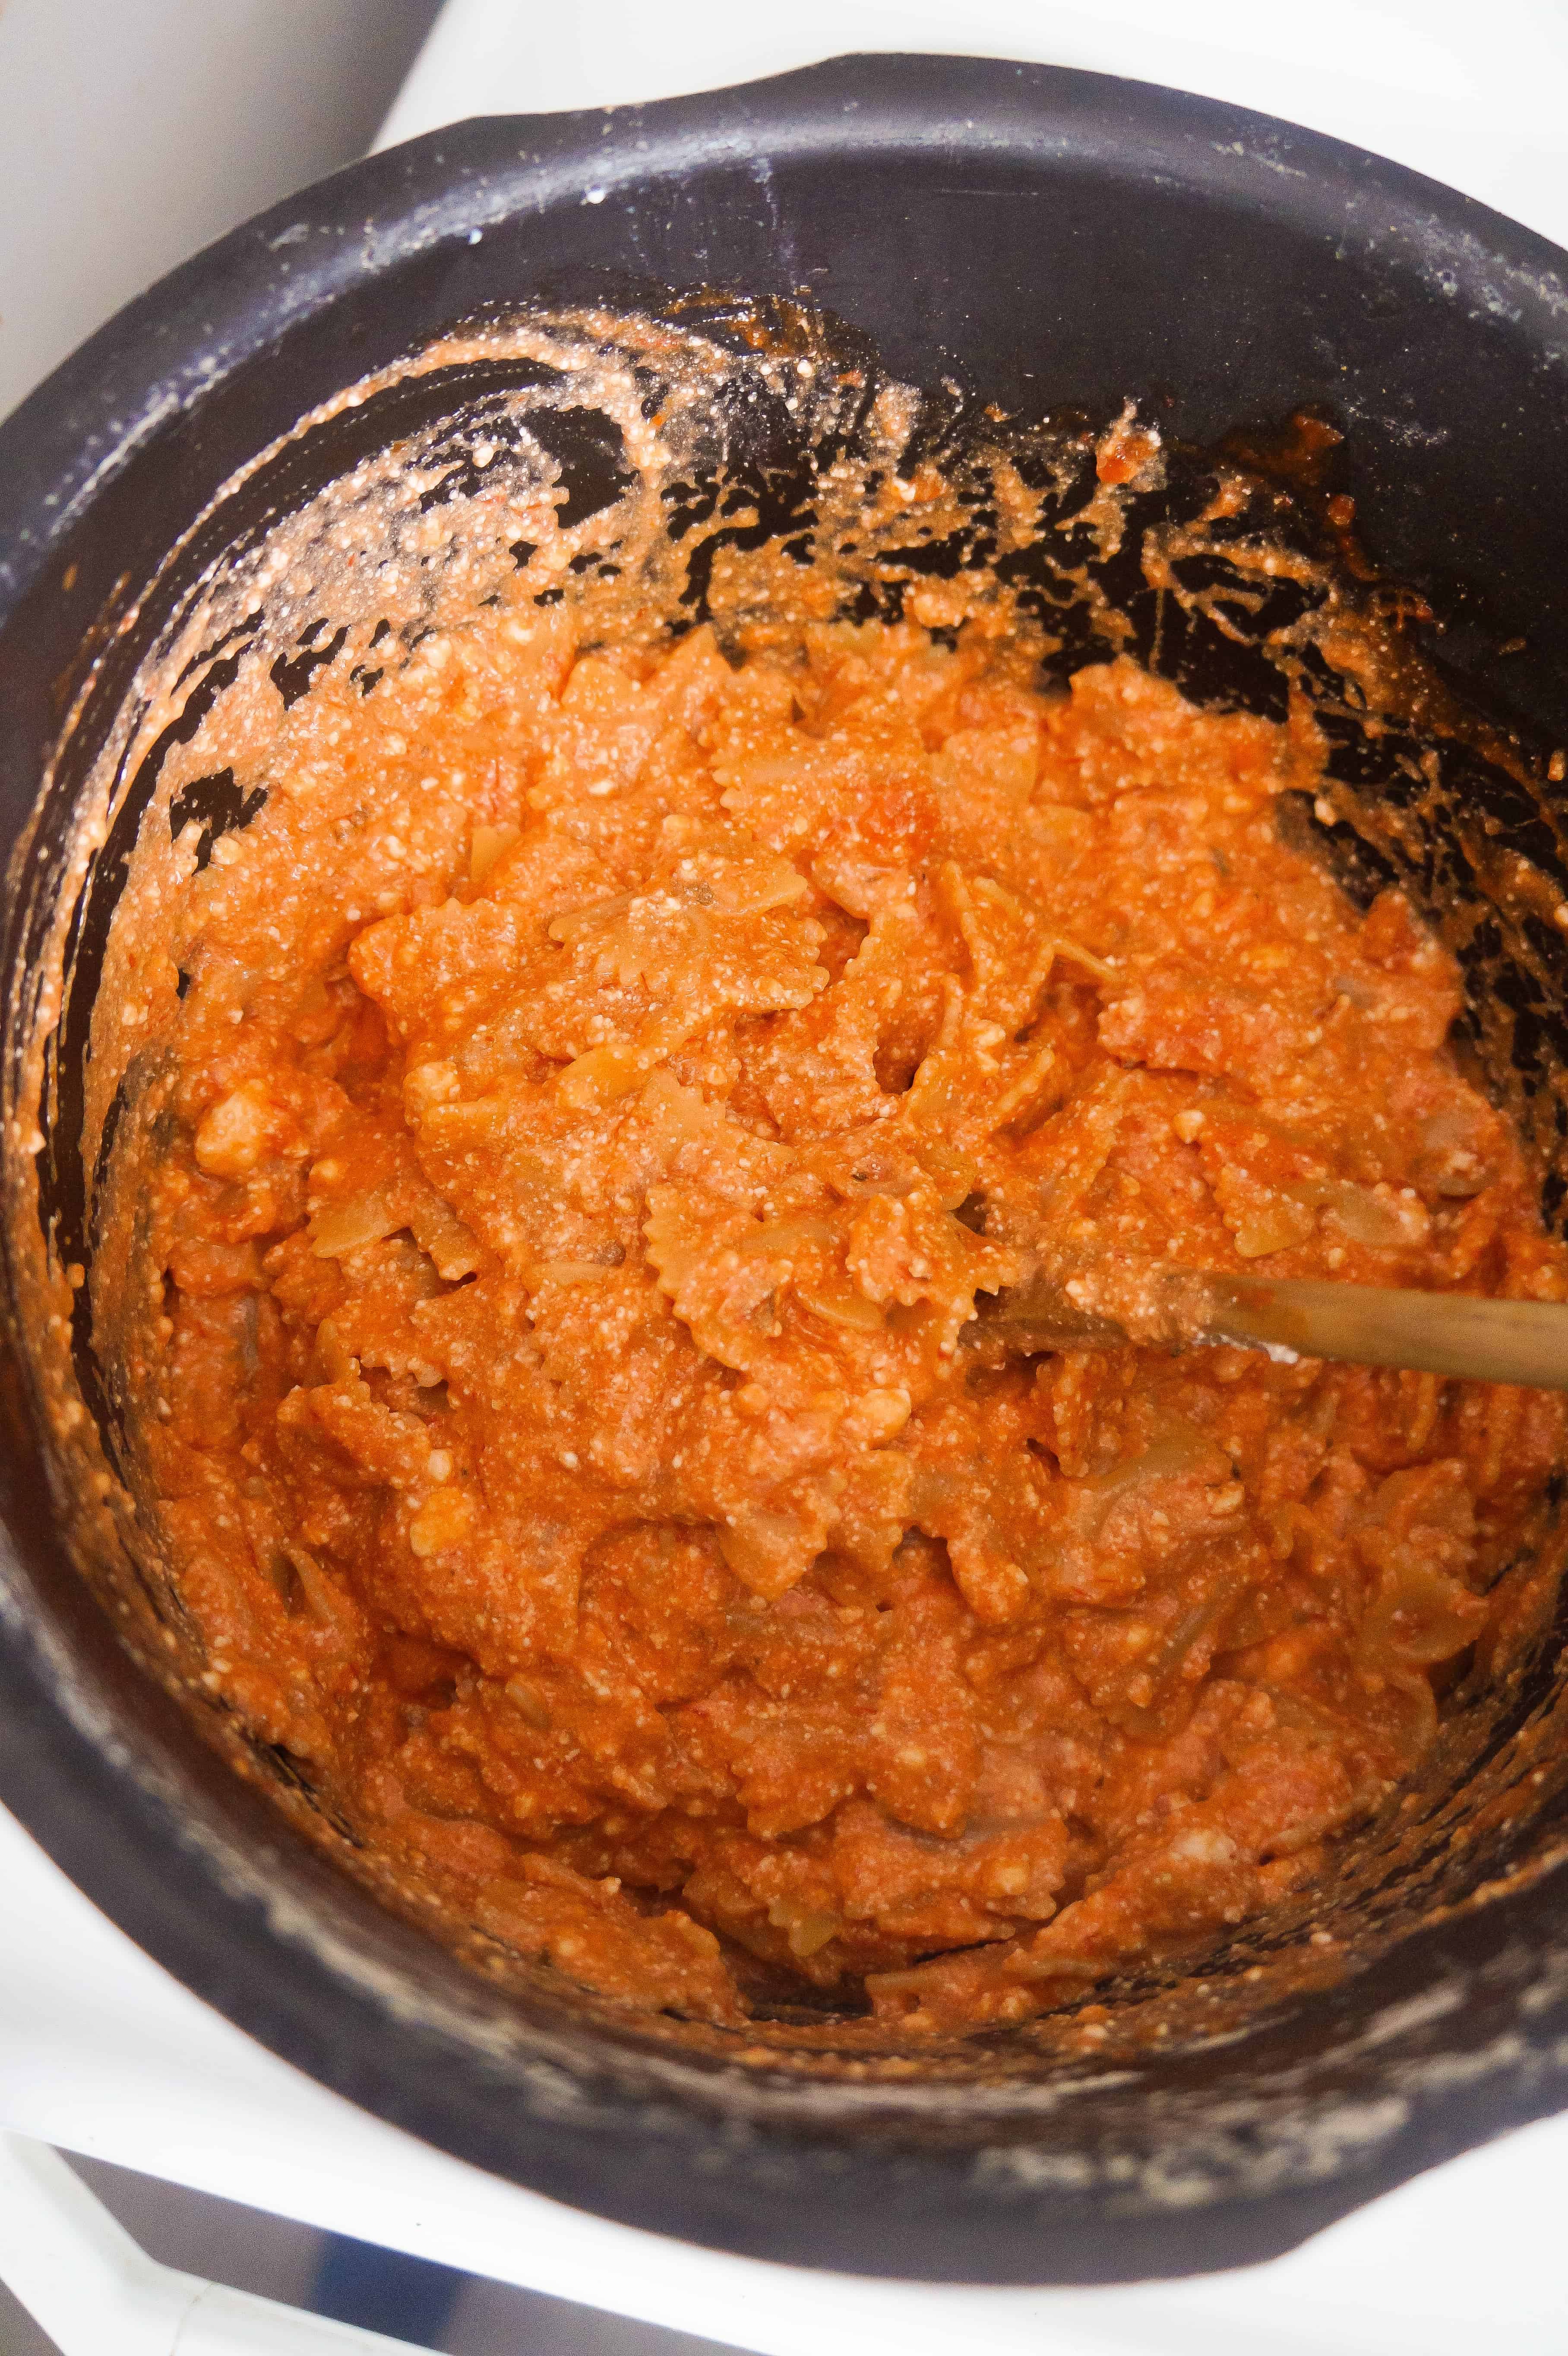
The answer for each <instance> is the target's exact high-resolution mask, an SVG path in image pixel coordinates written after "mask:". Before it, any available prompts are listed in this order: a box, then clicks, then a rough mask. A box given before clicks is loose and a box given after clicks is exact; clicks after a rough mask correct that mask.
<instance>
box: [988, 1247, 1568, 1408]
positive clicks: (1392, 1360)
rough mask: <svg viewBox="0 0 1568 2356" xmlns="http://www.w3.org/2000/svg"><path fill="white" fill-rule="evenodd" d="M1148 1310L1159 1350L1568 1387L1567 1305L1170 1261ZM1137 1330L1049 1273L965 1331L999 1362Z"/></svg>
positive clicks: (992, 1305) (1149, 1294)
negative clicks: (1226, 1347)
mask: <svg viewBox="0 0 1568 2356" xmlns="http://www.w3.org/2000/svg"><path fill="white" fill-rule="evenodd" d="M1145 1311H1147V1314H1140V1318H1139V1321H1138V1324H1139V1330H1138V1333H1137V1336H1136V1338H1137V1339H1138V1340H1139V1341H1140V1342H1152V1343H1153V1344H1156V1345H1157V1346H1165V1347H1168V1348H1177V1349H1180V1348H1184V1347H1186V1346H1187V1345H1189V1344H1192V1343H1217V1342H1229V1343H1232V1344H1239V1345H1240V1346H1241V1347H1242V1348H1243V1349H1248V1350H1266V1351H1267V1352H1268V1354H1269V1355H1270V1356H1271V1357H1273V1358H1279V1359H1283V1360H1286V1361H1289V1360H1293V1359H1296V1358H1339V1359H1343V1360H1347V1361H1349V1364H1350V1365H1357V1366H1407V1367H1410V1368H1411V1369H1412V1370H1413V1371H1414V1372H1415V1373H1418V1374H1424V1375H1449V1376H1458V1377H1460V1378H1461V1379H1464V1380H1468V1381H1471V1382H1482V1383H1518V1384H1521V1385H1524V1386H1527V1387H1531V1388H1533V1389H1537V1390H1553V1391H1563V1390H1568V1302H1563V1301H1488V1300H1483V1299H1481V1298H1479V1297H1477V1295H1476V1294H1473V1293H1468V1292H1415V1291H1402V1290H1390V1289H1388V1288H1385V1287H1383V1286H1381V1285H1371V1284H1330V1283H1325V1282H1323V1281H1321V1280H1318V1279H1317V1278H1312V1277H1265V1276H1206V1275H1202V1274H1200V1273H1199V1271H1197V1270H1196V1269H1157V1270H1155V1271H1153V1272H1152V1274H1151V1276H1150V1279H1149V1281H1148V1284H1147V1290H1146V1298H1145V1300H1144V1301H1142V1302H1140V1312H1145ZM1129 1338H1131V1337H1130V1336H1129V1334H1128V1332H1127V1329H1126V1327H1125V1326H1124V1325H1122V1324H1119V1323H1117V1322H1116V1321H1115V1319H1114V1318H1110V1317H1105V1316H1101V1315H1098V1314H1096V1313H1093V1312H1087V1311H1084V1310H1082V1309H1080V1308H1079V1307H1078V1306H1077V1305H1076V1303H1075V1302H1073V1301H1072V1300H1070V1299H1069V1297H1068V1295H1067V1294H1066V1292H1065V1291H1064V1290H1062V1288H1061V1286H1060V1285H1057V1284H1052V1283H1050V1282H1049V1281H1047V1280H1045V1279H1043V1278H1037V1279H1035V1280H1032V1281H1031V1282H1029V1283H1028V1284H1021V1285H1017V1286H1014V1287H1013V1288H1012V1290H1009V1291H1006V1292H1000V1293H998V1294H997V1296H996V1299H995V1300H994V1301H991V1302H988V1303H987V1305H986V1306H984V1307H983V1308H982V1309H981V1311H980V1312H979V1314H978V1315H977V1316H976V1318H975V1319H974V1321H973V1322H972V1323H970V1324H968V1325H966V1326H965V1328H964V1331H963V1333H962V1334H961V1336H960V1339H961V1340H962V1341H963V1342H964V1343H965V1345H966V1346H967V1347H968V1348H969V1349H971V1350H974V1351H975V1352H976V1354H977V1355H979V1356H980V1357H981V1358H982V1359H983V1360H984V1361H985V1362H987V1363H989V1364H999V1363H1000V1362H1001V1361H1002V1360H1003V1359H1005V1358H1008V1357H1017V1356H1020V1355H1022V1356H1027V1355H1030V1354H1031V1353H1033V1352H1037V1351H1041V1350H1093V1349H1115V1348H1118V1347H1120V1346H1122V1345H1124V1344H1125V1343H1126V1342H1127V1341H1128V1340H1129Z"/></svg>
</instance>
